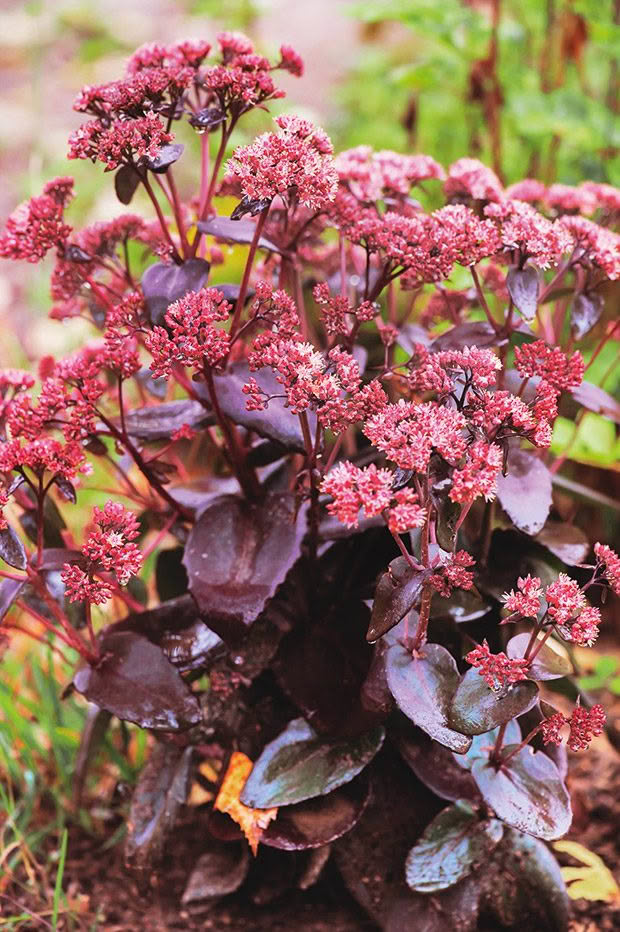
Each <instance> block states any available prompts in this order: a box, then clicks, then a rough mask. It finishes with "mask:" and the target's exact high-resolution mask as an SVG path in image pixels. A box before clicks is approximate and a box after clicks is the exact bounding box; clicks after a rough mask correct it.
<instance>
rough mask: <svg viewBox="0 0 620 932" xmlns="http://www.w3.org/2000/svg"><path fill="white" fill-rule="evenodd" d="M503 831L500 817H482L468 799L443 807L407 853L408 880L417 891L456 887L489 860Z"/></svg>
mask: <svg viewBox="0 0 620 932" xmlns="http://www.w3.org/2000/svg"><path fill="white" fill-rule="evenodd" d="M503 831H504V829H503V826H502V823H501V822H498V821H497V819H485V820H483V821H481V820H480V818H479V817H478V815H477V813H476V812H474V810H473V809H471V808H470V807H469V806H468V805H467V804H465V803H463V804H458V803H457V804H456V805H455V806H450V807H449V808H448V809H444V810H443V812H440V813H439V815H438V816H435V818H434V819H433V821H432V822H431V823H430V825H428V826H427V828H426V829H425V831H424V834H423V835H422V837H421V838H420V840H419V841H418V842H417V843H416V844H415V845H414V846H413V848H412V849H411V851H410V852H409V854H408V855H407V861H406V862H405V877H406V880H407V884H408V885H409V886H410V887H411V889H412V890H415V891H416V892H417V893H436V892H437V891H438V890H445V889H447V888H448V887H453V886H454V884H456V883H458V882H459V880H462V879H463V877H466V876H467V875H468V874H471V872H472V871H474V870H476V868H477V867H479V866H480V864H482V863H483V862H484V861H486V859H487V858H488V856H489V854H490V853H491V851H492V850H493V848H495V846H496V845H497V844H498V843H499V842H500V841H501V838H502V834H503Z"/></svg>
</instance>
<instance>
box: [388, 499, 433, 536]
mask: <svg viewBox="0 0 620 932" xmlns="http://www.w3.org/2000/svg"><path fill="white" fill-rule="evenodd" d="M425 521H426V509H425V508H422V506H421V505H420V504H419V500H418V496H417V494H416V493H415V492H414V491H413V489H410V488H404V489H399V490H398V491H397V492H395V493H394V500H393V503H392V505H390V507H389V508H388V527H389V529H390V531H391V532H392V534H406V532H407V531H411V530H412V529H413V528H417V527H423V526H424V522H425Z"/></svg>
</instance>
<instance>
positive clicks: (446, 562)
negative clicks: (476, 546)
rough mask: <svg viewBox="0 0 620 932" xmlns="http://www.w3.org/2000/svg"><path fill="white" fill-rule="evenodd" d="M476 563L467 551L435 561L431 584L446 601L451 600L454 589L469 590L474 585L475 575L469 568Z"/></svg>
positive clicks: (460, 551)
mask: <svg viewBox="0 0 620 932" xmlns="http://www.w3.org/2000/svg"><path fill="white" fill-rule="evenodd" d="M475 563H476V561H475V560H474V558H473V557H472V556H471V554H469V553H467V551H466V550H457V551H456V552H455V553H451V554H449V555H448V556H447V557H445V556H444V557H443V558H442V559H436V560H434V561H433V564H432V566H433V574H432V576H430V577H429V580H428V581H429V583H430V584H431V586H432V587H433V589H435V590H436V591H437V592H438V593H439V594H440V595H441V596H443V597H444V599H449V598H450V596H451V595H452V590H453V589H466V590H469V589H471V588H472V587H473V585H474V574H473V573H472V572H471V570H470V569H469V567H471V566H475Z"/></svg>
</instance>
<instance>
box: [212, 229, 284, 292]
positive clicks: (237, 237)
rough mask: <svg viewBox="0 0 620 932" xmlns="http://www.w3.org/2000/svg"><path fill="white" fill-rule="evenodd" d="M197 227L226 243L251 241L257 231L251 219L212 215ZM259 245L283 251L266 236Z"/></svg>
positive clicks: (273, 250) (278, 251) (271, 250)
mask: <svg viewBox="0 0 620 932" xmlns="http://www.w3.org/2000/svg"><path fill="white" fill-rule="evenodd" d="M197 227H198V229H199V230H200V232H201V233H207V234H208V235H209V236H214V237H215V238H216V239H218V240H223V241H224V242H225V243H251V242H252V240H253V239H254V233H255V232H256V224H255V223H252V221H251V220H233V219H232V218H231V217H211V218H210V219H209V220H200V221H199V222H198V223H197ZM258 246H259V249H268V250H269V252H277V253H278V254H279V255H281V253H282V250H281V249H280V247H279V246H276V244H275V243H272V241H271V240H270V239H267V237H266V236H261V237H259V240H258ZM217 287H219V286H217Z"/></svg>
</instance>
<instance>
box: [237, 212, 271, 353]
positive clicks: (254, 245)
mask: <svg viewBox="0 0 620 932" xmlns="http://www.w3.org/2000/svg"><path fill="white" fill-rule="evenodd" d="M268 213H269V208H267V209H266V210H263V211H262V212H261V214H260V216H259V218H258V222H257V224H256V227H255V229H254V236H253V237H252V242H251V243H250V251H249V252H248V257H247V259H246V263H245V269H244V270H243V278H242V279H241V286H240V288H239V296H238V298H237V303H236V304H235V313H234V314H233V319H232V323H231V325H230V338H231V340H234V338H235V334H236V333H237V330H238V329H239V323H240V321H241V314H242V312H243V305H244V303H245V296H246V294H247V292H248V284H249V281H250V274H251V272H252V266H253V265H254V257H255V255H256V250H257V249H258V243H259V240H260V237H261V233H262V232H263V227H264V226H265V220H266V219H267V214H268Z"/></svg>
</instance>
